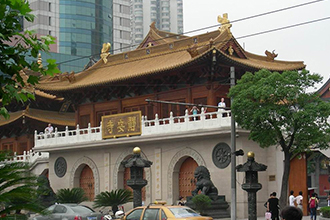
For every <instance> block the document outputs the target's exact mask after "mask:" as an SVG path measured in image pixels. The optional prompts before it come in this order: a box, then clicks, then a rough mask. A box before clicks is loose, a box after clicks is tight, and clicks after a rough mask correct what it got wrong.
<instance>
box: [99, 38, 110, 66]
mask: <svg viewBox="0 0 330 220" xmlns="http://www.w3.org/2000/svg"><path fill="white" fill-rule="evenodd" d="M110 48H111V44H110V43H109V42H108V43H104V44H103V47H102V50H101V55H100V57H101V59H102V60H103V62H104V63H107V62H108V59H107V57H108V55H109V51H110Z"/></svg>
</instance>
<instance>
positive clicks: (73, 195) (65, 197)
mask: <svg viewBox="0 0 330 220" xmlns="http://www.w3.org/2000/svg"><path fill="white" fill-rule="evenodd" d="M56 195H57V201H58V202H59V203H77V204H79V203H82V202H84V201H88V198H87V196H86V195H85V191H84V190H83V189H82V188H72V189H68V188H67V189H59V190H58V191H57V193H56Z"/></svg>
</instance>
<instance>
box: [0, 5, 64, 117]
mask: <svg viewBox="0 0 330 220" xmlns="http://www.w3.org/2000/svg"><path fill="white" fill-rule="evenodd" d="M23 20H27V21H28V22H33V20H34V15H33V14H31V9H30V7H29V3H28V1H27V0H1V1H0V54H1V56H0V83H1V86H0V99H1V106H0V116H3V117H5V118H8V117H9V114H8V111H7V109H6V106H7V105H8V104H10V103H11V102H12V101H14V100H15V101H17V102H23V103H24V102H26V101H27V100H29V99H34V95H33V93H31V92H29V91H27V90H26V86H27V85H35V84H36V83H38V81H39V76H36V75H30V76H28V78H27V79H26V80H25V79H23V78H22V76H21V74H20V72H21V71H22V70H24V69H29V70H32V71H34V72H39V73H41V75H46V74H53V73H56V72H59V70H58V69H57V68H56V64H55V60H52V59H49V60H47V62H48V66H47V68H43V67H42V66H41V65H40V64H38V62H37V56H38V53H39V51H45V52H47V51H49V45H50V44H51V43H54V41H53V40H54V38H53V37H50V36H44V37H41V38H40V39H38V38H37V36H36V34H35V33H34V32H33V31H25V32H22V22H23ZM27 57H32V58H33V59H34V60H35V61H33V62H32V63H31V62H30V63H29V62H27V59H26V58H27Z"/></svg>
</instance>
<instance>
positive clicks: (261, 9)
mask: <svg viewBox="0 0 330 220" xmlns="http://www.w3.org/2000/svg"><path fill="white" fill-rule="evenodd" d="M307 2H313V0H299V1H298V0H249V1H247V0H229V1H224V0H183V16H184V17H183V19H184V26H183V27H184V32H185V33H187V32H190V31H194V30H197V29H200V28H205V27H211V26H212V27H211V28H209V29H205V30H202V31H199V32H193V33H188V34H187V35H188V36H193V35H197V34H200V33H205V32H207V31H213V30H216V29H217V27H219V26H220V24H219V23H218V22H217V16H218V15H221V16H222V14H223V13H228V17H229V20H230V21H231V22H232V27H231V32H232V34H233V35H234V37H235V38H240V37H243V36H246V35H250V34H256V33H259V32H263V31H267V30H273V29H277V28H282V27H286V26H290V25H295V24H299V23H304V22H310V21H313V20H317V19H322V18H327V17H328V18H330V1H329V0H324V1H320V2H317V3H313V4H309V5H305V6H302V7H298V8H293V9H290V10H286V11H281V12H277V13H273V14H269V15H264V16H260V17H257V18H252V19H247V20H243V21H237V22H233V21H236V20H238V19H242V18H246V17H249V16H253V15H258V14H261V13H265V12H270V11H274V10H278V9H282V8H287V7H290V6H295V5H298V4H303V3H307ZM214 26H217V27H214ZM238 42H239V43H240V45H241V46H242V47H244V48H245V50H246V51H248V52H251V53H254V54H258V55H265V50H269V51H272V50H275V53H277V54H278V56H277V58H276V60H286V61H304V63H305V65H306V69H307V70H309V71H310V72H312V73H319V74H320V75H322V76H323V83H325V82H326V81H327V80H328V79H329V76H330V19H327V20H323V21H319V22H315V23H310V24H306V25H302V26H298V27H292V28H288V29H285V30H279V31H275V32H271V33H266V34H261V35H257V36H252V37H247V38H242V39H238ZM321 85H322V84H320V85H318V86H317V88H319V87H320V86H321Z"/></svg>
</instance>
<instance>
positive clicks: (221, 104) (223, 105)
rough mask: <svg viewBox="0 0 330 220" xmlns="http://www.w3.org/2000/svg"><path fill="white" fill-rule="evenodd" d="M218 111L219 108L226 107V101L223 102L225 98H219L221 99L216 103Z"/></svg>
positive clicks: (223, 108)
mask: <svg viewBox="0 0 330 220" xmlns="http://www.w3.org/2000/svg"><path fill="white" fill-rule="evenodd" d="M218 107H219V108H218V111H220V110H225V108H226V103H225V99H224V98H221V101H220V102H219V103H218Z"/></svg>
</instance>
